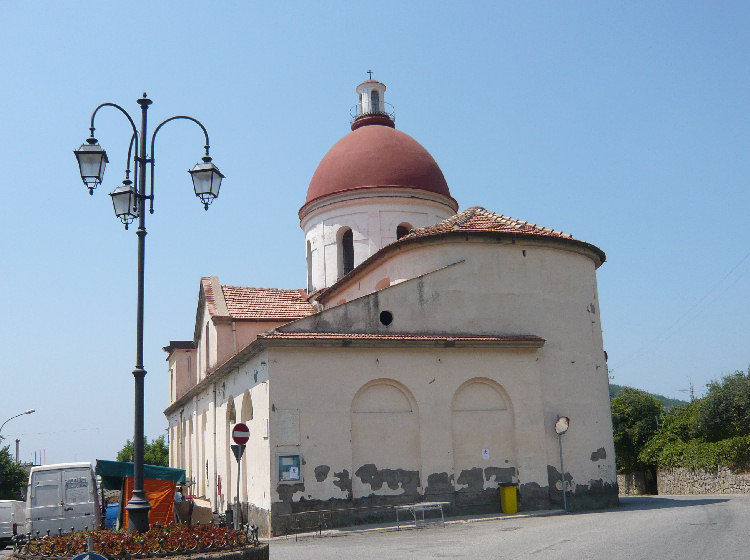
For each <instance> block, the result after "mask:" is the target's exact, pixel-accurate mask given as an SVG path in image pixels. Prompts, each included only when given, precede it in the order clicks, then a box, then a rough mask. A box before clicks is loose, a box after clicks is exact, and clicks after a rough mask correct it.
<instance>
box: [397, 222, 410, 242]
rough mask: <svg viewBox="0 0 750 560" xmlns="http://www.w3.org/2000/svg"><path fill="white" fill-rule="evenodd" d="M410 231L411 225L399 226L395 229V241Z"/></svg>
mask: <svg viewBox="0 0 750 560" xmlns="http://www.w3.org/2000/svg"><path fill="white" fill-rule="evenodd" d="M411 230H412V227H411V224H399V225H398V226H397V227H396V239H401V238H402V237H403V236H405V235H408V234H409V232H410V231H411Z"/></svg>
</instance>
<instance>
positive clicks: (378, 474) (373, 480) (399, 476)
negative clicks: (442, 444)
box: [354, 463, 420, 495]
mask: <svg viewBox="0 0 750 560" xmlns="http://www.w3.org/2000/svg"><path fill="white" fill-rule="evenodd" d="M354 474H355V475H356V476H358V477H359V479H360V480H361V481H362V483H363V484H369V485H370V488H371V489H372V490H373V493H374V492H375V491H376V490H380V492H379V494H385V495H388V494H391V495H398V494H410V495H411V494H414V495H416V494H417V487H418V486H420V483H419V471H407V470H404V469H382V470H378V468H377V467H376V466H375V465H373V464H372V463H368V464H366V465H362V466H361V467H359V468H358V469H357V471H356V472H355V473H354ZM383 484H386V485H387V486H388V489H389V490H392V491H398V490H401V492H392V493H390V492H384V491H383V490H385V489H384V488H383Z"/></svg>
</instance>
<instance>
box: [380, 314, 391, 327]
mask: <svg viewBox="0 0 750 560" xmlns="http://www.w3.org/2000/svg"><path fill="white" fill-rule="evenodd" d="M380 322H381V323H383V324H384V325H385V326H386V327H387V326H388V325H390V324H391V323H392V322H393V313H391V312H390V311H381V312H380Z"/></svg>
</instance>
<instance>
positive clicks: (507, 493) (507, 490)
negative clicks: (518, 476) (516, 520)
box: [500, 484, 518, 513]
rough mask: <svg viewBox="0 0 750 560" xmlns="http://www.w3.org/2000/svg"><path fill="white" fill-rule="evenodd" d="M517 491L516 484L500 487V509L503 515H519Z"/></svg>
mask: <svg viewBox="0 0 750 560" xmlns="http://www.w3.org/2000/svg"><path fill="white" fill-rule="evenodd" d="M516 494H517V489H516V485H515V484H501V485H500V508H501V509H502V510H503V513H517V512H518V499H517V497H516Z"/></svg>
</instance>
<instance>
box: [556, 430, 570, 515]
mask: <svg viewBox="0 0 750 560" xmlns="http://www.w3.org/2000/svg"><path fill="white" fill-rule="evenodd" d="M557 442H558V443H559V444H560V480H561V482H562V492H563V510H565V513H567V512H568V498H567V493H566V492H565V467H563V455H562V435H561V434H557Z"/></svg>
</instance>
